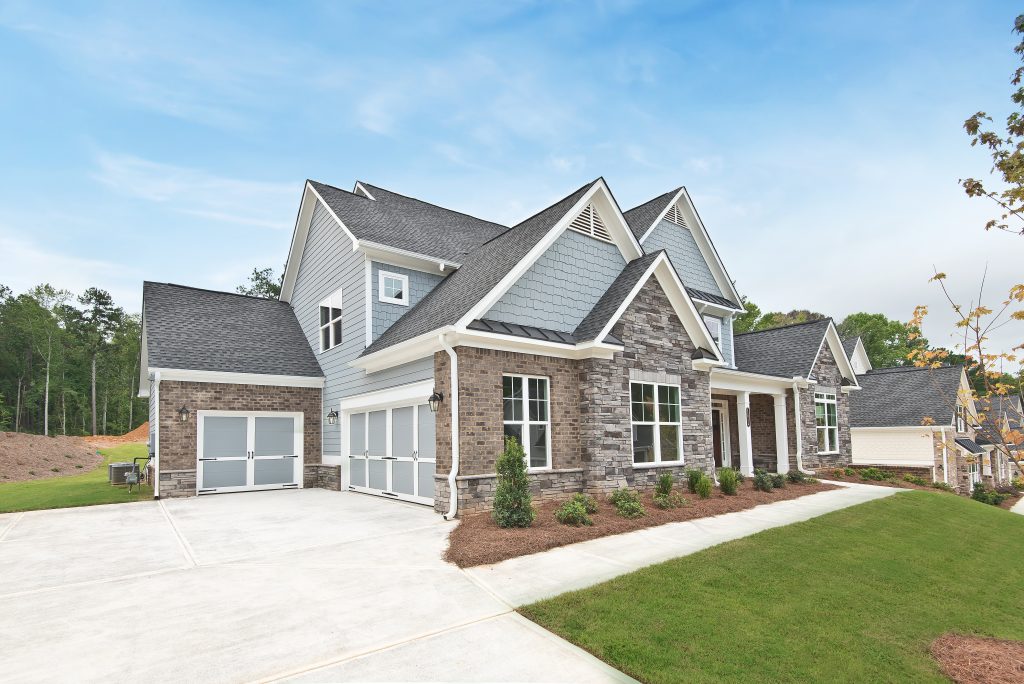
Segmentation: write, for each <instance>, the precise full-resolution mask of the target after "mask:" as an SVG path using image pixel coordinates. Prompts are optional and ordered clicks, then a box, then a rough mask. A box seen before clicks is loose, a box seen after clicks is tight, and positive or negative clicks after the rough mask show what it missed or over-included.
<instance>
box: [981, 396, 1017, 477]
mask: <svg viewBox="0 0 1024 684" xmlns="http://www.w3.org/2000/svg"><path fill="white" fill-rule="evenodd" d="M977 403H978V409H979V411H980V412H981V413H980V415H979V416H978V423H979V425H978V433H979V435H978V444H980V445H981V446H982V448H984V449H985V450H986V452H987V457H988V460H989V463H988V464H987V470H988V472H987V473H986V474H987V475H988V476H990V477H991V481H990V484H992V485H993V486H999V485H1008V484H1009V483H1010V482H1011V481H1012V480H1013V479H1014V478H1018V477H1020V475H1021V472H1020V467H1019V465H1018V463H1017V459H1020V458H1024V408H1022V407H1021V401H1020V395H1019V394H1006V395H992V396H989V397H983V398H980V399H978V400H977ZM983 472H985V471H984V469H983Z"/></svg>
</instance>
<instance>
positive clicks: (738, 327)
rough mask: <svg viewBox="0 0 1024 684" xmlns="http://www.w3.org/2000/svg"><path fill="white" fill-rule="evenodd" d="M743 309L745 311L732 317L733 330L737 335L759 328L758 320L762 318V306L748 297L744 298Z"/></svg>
mask: <svg viewBox="0 0 1024 684" xmlns="http://www.w3.org/2000/svg"><path fill="white" fill-rule="evenodd" d="M743 309H744V311H743V313H741V314H740V315H739V316H737V317H736V318H734V319H732V331H733V334H735V335H739V334H741V333H747V332H753V331H754V330H757V322H758V321H759V320H760V319H761V307H759V306H758V305H757V304H755V303H754V302H752V301H750V300H749V299H747V298H746V297H744V298H743Z"/></svg>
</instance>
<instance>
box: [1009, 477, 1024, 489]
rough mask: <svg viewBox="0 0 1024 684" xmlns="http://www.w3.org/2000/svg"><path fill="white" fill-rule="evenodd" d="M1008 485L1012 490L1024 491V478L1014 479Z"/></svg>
mask: <svg viewBox="0 0 1024 684" xmlns="http://www.w3.org/2000/svg"><path fill="white" fill-rule="evenodd" d="M1010 484H1011V485H1012V486H1013V488H1014V489H1018V490H1021V489H1024V477H1015V478H1013V479H1012V480H1010Z"/></svg>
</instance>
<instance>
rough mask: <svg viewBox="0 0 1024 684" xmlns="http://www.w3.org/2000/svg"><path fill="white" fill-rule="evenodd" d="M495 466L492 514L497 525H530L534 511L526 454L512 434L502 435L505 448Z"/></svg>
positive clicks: (535, 514) (534, 515)
mask: <svg viewBox="0 0 1024 684" xmlns="http://www.w3.org/2000/svg"><path fill="white" fill-rule="evenodd" d="M495 470H496V471H497V472H498V486H497V487H496V488H495V490H494V510H492V511H491V517H492V518H494V522H496V523H497V524H498V527H529V526H530V525H531V524H532V523H533V519H534V518H535V517H536V516H537V513H536V512H535V511H534V510H533V506H532V505H531V500H532V497H531V496H530V482H529V480H527V479H526V457H525V454H524V453H523V447H522V445H520V444H519V440H517V439H516V438H515V437H506V438H505V451H504V453H502V454H501V456H499V457H498V462H497V463H496V464H495Z"/></svg>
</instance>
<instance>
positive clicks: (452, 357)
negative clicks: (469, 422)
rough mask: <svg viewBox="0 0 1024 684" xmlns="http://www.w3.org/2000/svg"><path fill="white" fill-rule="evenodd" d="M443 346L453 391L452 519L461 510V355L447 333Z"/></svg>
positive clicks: (441, 337)
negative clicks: (450, 341) (457, 352)
mask: <svg viewBox="0 0 1024 684" xmlns="http://www.w3.org/2000/svg"><path fill="white" fill-rule="evenodd" d="M437 339H438V341H439V342H440V343H441V348H442V349H444V350H445V352H447V354H448V361H449V363H448V366H449V380H448V385H449V388H450V389H449V392H450V393H451V401H450V404H451V412H452V464H451V467H450V468H449V469H448V512H447V513H446V514H445V516H444V519H445V520H451V519H452V518H454V517H455V514H456V513H458V512H459V490H458V487H457V485H456V483H455V478H456V476H457V475H458V474H459V356H458V354H456V353H455V350H454V349H452V347H451V345H450V344H448V342H447V340H445V334H444V333H441V334H440V335H438V336H437Z"/></svg>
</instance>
